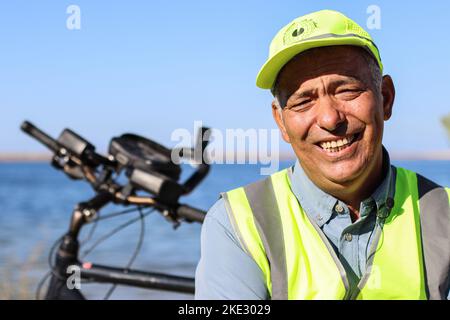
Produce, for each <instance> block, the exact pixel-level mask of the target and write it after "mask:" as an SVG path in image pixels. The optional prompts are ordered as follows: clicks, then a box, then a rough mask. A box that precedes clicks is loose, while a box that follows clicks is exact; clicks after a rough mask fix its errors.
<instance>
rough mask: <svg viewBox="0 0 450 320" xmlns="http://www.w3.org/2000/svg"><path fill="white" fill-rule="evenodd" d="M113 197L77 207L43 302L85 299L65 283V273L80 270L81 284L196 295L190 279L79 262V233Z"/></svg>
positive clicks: (104, 195)
mask: <svg viewBox="0 0 450 320" xmlns="http://www.w3.org/2000/svg"><path fill="white" fill-rule="evenodd" d="M112 197H113V196H112V195H111V194H110V193H106V192H105V193H99V194H97V195H96V196H95V197H93V198H92V199H90V200H89V201H88V202H82V203H79V204H78V205H77V206H76V208H75V209H74V211H73V213H72V218H71V222H70V227H69V231H68V232H67V233H66V235H65V236H64V237H63V240H62V242H61V244H60V246H59V249H58V251H57V253H56V258H55V265H54V268H53V270H52V275H51V279H50V284H49V287H48V289H47V294H46V295H45V299H47V300H84V299H85V297H84V295H83V294H82V293H81V292H80V290H79V289H77V288H73V289H70V288H69V286H68V280H69V277H70V276H71V275H72V274H71V273H70V272H69V273H68V270H79V274H78V275H79V276H80V278H81V279H82V280H88V281H93V282H98V283H110V284H117V285H127V286H132V287H139V288H146V289H157V290H165V291H173V292H180V293H192V294H193V293H194V291H195V281H194V279H193V278H188V277H180V276H174V275H168V274H162V273H152V272H145V271H141V270H131V269H123V268H115V267H111V266H103V265H96V264H91V263H83V262H81V261H79V260H78V253H79V243H78V235H79V233H80V230H81V229H82V227H83V226H84V225H85V224H86V223H87V222H89V220H90V219H92V217H93V216H94V215H95V212H97V211H98V210H100V209H101V208H102V207H103V206H105V205H106V204H108V203H109V202H111V201H112Z"/></svg>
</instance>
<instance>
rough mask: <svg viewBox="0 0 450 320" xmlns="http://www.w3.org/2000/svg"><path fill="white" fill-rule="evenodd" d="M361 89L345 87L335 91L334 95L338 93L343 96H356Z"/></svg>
mask: <svg viewBox="0 0 450 320" xmlns="http://www.w3.org/2000/svg"><path fill="white" fill-rule="evenodd" d="M362 91H363V90H362V89H359V88H346V89H341V90H339V91H337V92H336V95H339V96H341V97H343V98H356V97H357V96H359V95H360V94H361V93H362Z"/></svg>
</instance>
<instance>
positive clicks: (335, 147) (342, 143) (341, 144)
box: [320, 135, 355, 152]
mask: <svg viewBox="0 0 450 320" xmlns="http://www.w3.org/2000/svg"><path fill="white" fill-rule="evenodd" d="M354 139H355V135H352V136H350V137H347V138H344V139H339V140H335V141H327V142H322V143H321V144H320V146H321V147H322V149H325V150H326V151H329V152H337V151H341V150H342V149H344V148H346V147H347V146H348V145H349V144H350V143H352V141H353V140H354Z"/></svg>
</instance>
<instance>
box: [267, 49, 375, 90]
mask: <svg viewBox="0 0 450 320" xmlns="http://www.w3.org/2000/svg"><path fill="white" fill-rule="evenodd" d="M370 59H371V57H370V55H369V54H368V53H367V52H366V51H365V50H364V49H363V48H360V47H356V46H332V47H331V46H330V47H322V48H314V49H311V50H308V51H305V52H302V53H300V54H299V55H297V56H295V57H294V58H293V59H292V60H291V61H289V62H288V63H287V64H286V65H285V66H284V67H283V69H282V70H281V71H280V73H279V74H278V76H277V81H276V87H277V88H276V89H277V91H287V92H286V93H288V92H291V93H292V92H294V91H296V90H297V89H298V88H299V87H300V86H301V85H302V84H304V83H306V82H310V81H309V80H314V79H318V78H323V77H324V76H327V75H329V76H334V77H335V78H336V79H339V78H345V77H348V78H352V79H358V80H360V81H363V82H366V81H370V77H371V75H370V65H369V64H370Z"/></svg>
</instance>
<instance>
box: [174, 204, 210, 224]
mask: <svg viewBox="0 0 450 320" xmlns="http://www.w3.org/2000/svg"><path fill="white" fill-rule="evenodd" d="M177 215H179V216H180V217H183V218H185V219H186V220H189V221H194V222H200V223H201V222H203V221H204V220H205V215H206V212H204V211H202V210H199V209H195V208H193V207H190V206H187V205H181V206H179V207H178V209H177Z"/></svg>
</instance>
